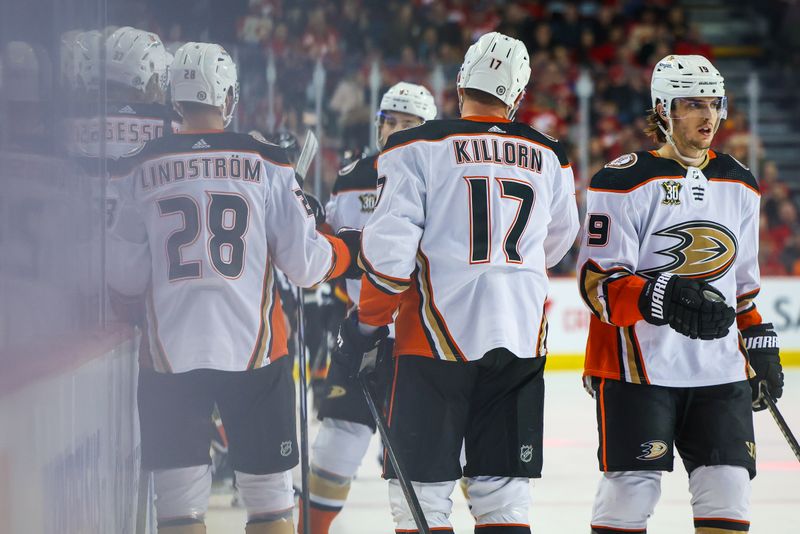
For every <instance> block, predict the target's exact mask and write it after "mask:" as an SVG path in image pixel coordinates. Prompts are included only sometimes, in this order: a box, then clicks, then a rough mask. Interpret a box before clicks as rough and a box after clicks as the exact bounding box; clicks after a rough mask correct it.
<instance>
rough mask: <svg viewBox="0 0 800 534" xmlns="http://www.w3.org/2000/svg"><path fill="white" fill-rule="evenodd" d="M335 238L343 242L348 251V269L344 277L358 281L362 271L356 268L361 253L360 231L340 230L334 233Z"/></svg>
mask: <svg viewBox="0 0 800 534" xmlns="http://www.w3.org/2000/svg"><path fill="white" fill-rule="evenodd" d="M336 237H338V238H339V239H341V240H342V241H344V244H345V245H347V250H349V251H350V267H348V269H347V270H346V271H345V272H344V277H345V278H349V279H351V280H358V279H360V278H361V275H362V274H364V271H362V270H361V267H359V266H358V255H359V254H360V253H361V230H356V229H355V228H342V229H340V230H339V231H338V232H336Z"/></svg>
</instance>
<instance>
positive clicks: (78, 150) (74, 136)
mask: <svg viewBox="0 0 800 534" xmlns="http://www.w3.org/2000/svg"><path fill="white" fill-rule="evenodd" d="M173 116H174V114H173V113H171V112H169V110H168V109H167V107H166V106H163V105H161V104H115V105H112V106H110V107H109V110H108V114H107V115H106V117H105V123H104V124H103V127H102V128H101V118H100V117H99V116H87V117H77V118H73V119H70V121H69V127H70V132H69V138H70V142H69V150H70V153H71V154H73V155H75V156H78V157H86V158H98V157H99V156H100V150H101V147H102V146H103V145H102V144H101V136H102V137H104V138H105V147H104V148H105V154H106V157H107V158H108V159H109V160H110V161H111V162H113V161H115V160H119V159H120V158H126V157H129V156H132V155H134V154H136V152H138V151H139V150H140V149H141V147H142V145H144V144H145V143H146V142H148V141H152V140H153V139H158V138H159V137H163V136H164V123H165V122H167V123H168V124H171V127H172V131H173V132H176V131H178V128H179V123H178V122H177V121H175V120H173V119H172V118H171V117H173ZM101 130H102V131H101ZM111 167H112V168H111V169H110V174H111V176H112V177H115V175H116V168H115V166H114V165H113V163H112V164H111Z"/></svg>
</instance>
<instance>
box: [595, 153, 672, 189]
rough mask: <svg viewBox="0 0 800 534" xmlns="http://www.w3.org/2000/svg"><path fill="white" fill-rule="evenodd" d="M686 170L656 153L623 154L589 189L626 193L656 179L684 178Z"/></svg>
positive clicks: (602, 172)
mask: <svg viewBox="0 0 800 534" xmlns="http://www.w3.org/2000/svg"><path fill="white" fill-rule="evenodd" d="M684 174H685V169H684V168H683V167H682V166H681V165H680V164H679V163H678V162H676V161H674V160H671V159H669V158H662V157H660V156H659V155H658V154H657V153H655V152H654V151H640V152H631V153H629V154H623V155H621V156H619V157H618V158H616V159H614V160H613V161H610V162H608V163H606V164H605V165H604V166H603V168H602V169H600V170H599V171H597V172H596V173H595V175H594V176H592V179H591V180H590V181H589V189H590V190H595V191H609V192H618V193H625V192H628V191H631V190H633V189H636V188H637V187H639V186H640V185H643V184H644V183H646V182H648V181H650V180H652V179H654V178H668V177H671V176H672V177H677V176H683V175H684Z"/></svg>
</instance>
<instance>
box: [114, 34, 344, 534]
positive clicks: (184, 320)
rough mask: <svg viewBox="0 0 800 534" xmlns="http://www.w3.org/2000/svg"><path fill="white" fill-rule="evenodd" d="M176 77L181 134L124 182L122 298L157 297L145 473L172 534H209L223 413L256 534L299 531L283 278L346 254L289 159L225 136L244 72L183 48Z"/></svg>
mask: <svg viewBox="0 0 800 534" xmlns="http://www.w3.org/2000/svg"><path fill="white" fill-rule="evenodd" d="M171 72H173V73H174V74H175V78H174V81H173V83H172V86H171V94H172V101H173V104H174V106H175V108H176V110H177V111H178V112H179V113H180V114H181V115H182V117H183V119H184V126H185V131H183V132H181V133H180V134H177V135H171V136H167V137H164V138H161V139H157V140H154V141H150V142H148V143H147V144H146V145H145V147H144V148H143V149H142V150H141V152H140V153H139V154H137V156H136V163H137V164H136V167H135V168H134V170H133V171H132V172H131V173H130V174H128V175H127V176H126V177H125V178H123V179H122V180H123V181H122V184H121V185H122V191H123V194H122V197H121V198H122V203H121V208H120V214H119V217H118V220H117V222H116V224H115V226H114V228H113V232H112V239H111V243H110V245H109V248H110V249H111V251H112V254H111V256H110V259H109V261H110V262H112V269H111V274H110V276H109V279H110V283H111V284H112V285H113V287H114V288H115V289H116V290H117V291H119V292H122V293H124V294H127V295H135V294H138V293H141V292H145V293H146V295H147V310H148V313H147V323H146V340H145V341H143V343H145V344H146V346H147V347H148V349H149V352H150V356H151V357H150V365H151V367H152V368H143V369H142V370H141V372H140V380H139V395H138V403H139V414H140V422H141V434H142V465H143V468H144V469H147V470H153V471H154V478H155V491H156V497H157V500H156V511H157V518H158V530H159V533H161V534H190V533H191V534H196V533H198V534H199V533H204V532H205V526H204V515H205V512H206V509H207V506H208V497H209V492H210V489H211V471H210V466H209V454H208V453H209V441H210V435H209V432H208V428H209V421H210V418H211V412H212V407H213V405H214V403H216V405H217V406H218V408H219V412H220V415H221V417H222V421H223V423H224V424H225V430H226V433H227V437H228V440H229V447H230V449H229V451H230V459H231V463H232V465H233V468H234V470H235V472H236V481H237V487H238V490H239V494H240V497H241V501H242V503H243V505H244V506H245V508H246V509H247V515H248V522H247V526H246V529H245V531H246V532H247V533H249V534H290V533H292V532H293V521H292V509H293V508H294V497H293V492H292V481H291V473H290V470H291V468H292V467H293V466H294V465H296V464H297V461H298V451H297V444H296V441H295V435H296V434H295V432H296V428H295V426H296V425H295V408H294V406H295V400H294V399H295V393H294V385H293V380H292V375H291V361H290V358H284V356H285V355H286V354H287V349H286V335H285V329H284V324H283V318H282V312H281V303H280V299H279V297H278V295H277V290H276V288H275V282H274V277H273V266H275V267H277V268H279V269H281V271H283V272H284V273H286V275H287V276H289V277H290V278H291V280H292V281H293V282H294V283H296V284H298V285H300V286H311V285H313V284H316V283H318V282H320V281H322V280H325V279H327V278H329V277H334V276H338V275H340V274H341V273H342V272H344V270H345V269H346V268H347V267H348V264H349V259H350V254H349V252H348V250H347V247H346V246H345V244H344V243H343V242H342V241H341V240H339V239H337V238H333V237H325V236H323V235H321V234H320V233H318V232H317V231H316V230H315V228H314V217H313V213H312V212H311V209H310V208H309V206H308V204H307V202H306V201H305V197H304V196H303V193H302V191H301V190H300V188H299V186H298V184H297V183H296V181H295V176H294V174H295V173H294V170H293V168H292V167H291V166H290V165H289V164H288V161H287V158H286V154H285V152H284V151H283V150H282V149H280V148H279V147H276V146H275V145H271V144H266V143H263V142H261V141H258V140H257V139H255V138H253V137H251V136H249V135H243V134H235V133H226V132H224V128H225V126H227V124H228V123H229V122H230V119H231V117H232V116H233V111H234V107H235V106H236V102H237V100H238V82H237V74H236V65H235V64H234V63H233V61H232V60H231V57H230V56H229V55H228V53H227V52H226V51H225V50H224V49H223V48H222V47H221V46H219V45H216V44H210V43H193V42H192V43H186V44H185V45H183V46H182V47H181V48H180V49H179V50H178V51H177V53H176V56H175V60H174V62H173V64H172V68H171Z"/></svg>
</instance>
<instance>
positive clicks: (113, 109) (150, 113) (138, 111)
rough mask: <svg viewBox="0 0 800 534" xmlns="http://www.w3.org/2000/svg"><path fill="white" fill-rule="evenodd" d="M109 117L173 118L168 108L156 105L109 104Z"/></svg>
mask: <svg viewBox="0 0 800 534" xmlns="http://www.w3.org/2000/svg"><path fill="white" fill-rule="evenodd" d="M108 115H110V116H116V117H130V118H137V119H158V120H164V119H165V118H171V117H172V114H171V113H170V111H169V109H168V108H167V106H165V105H163V104H155V103H133V104H120V103H116V104H109V108H108Z"/></svg>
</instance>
